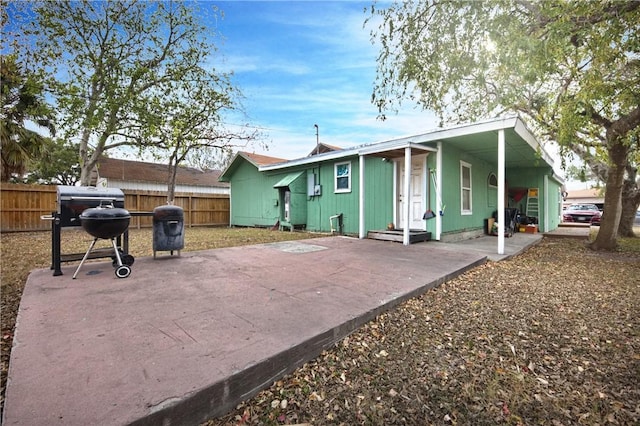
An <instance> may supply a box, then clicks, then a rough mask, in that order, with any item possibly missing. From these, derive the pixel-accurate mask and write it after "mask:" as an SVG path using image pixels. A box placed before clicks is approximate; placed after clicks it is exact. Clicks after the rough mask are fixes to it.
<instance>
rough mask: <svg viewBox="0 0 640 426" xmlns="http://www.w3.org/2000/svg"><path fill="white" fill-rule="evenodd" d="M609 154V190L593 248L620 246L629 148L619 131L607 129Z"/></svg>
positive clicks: (611, 248) (607, 248) (606, 248)
mask: <svg viewBox="0 0 640 426" xmlns="http://www.w3.org/2000/svg"><path fill="white" fill-rule="evenodd" d="M607 139H608V140H609V143H608V149H607V151H608V154H609V161H610V163H611V165H610V167H609V173H608V174H607V190H606V192H605V195H604V211H603V214H602V220H601V223H600V229H599V230H598V235H597V236H596V239H595V241H593V242H592V243H591V244H590V247H591V248H592V249H593V250H614V249H615V248H616V247H617V246H618V242H617V236H618V225H619V224H620V213H621V211H622V185H623V183H624V174H625V165H626V164H627V159H628V155H629V149H628V148H627V147H625V146H624V143H623V141H622V138H621V137H620V136H619V135H618V133H617V132H615V131H612V130H611V129H607Z"/></svg>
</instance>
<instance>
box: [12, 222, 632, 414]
mask: <svg viewBox="0 0 640 426" xmlns="http://www.w3.org/2000/svg"><path fill="white" fill-rule="evenodd" d="M186 235H187V241H186V245H187V249H189V250H200V249H205V248H216V247H226V246H231V245H241V244H255V243H260V242H267V241H273V239H274V238H277V239H291V238H296V239H297V238H309V237H313V236H314V235H309V234H302V233H293V234H291V233H288V232H284V233H283V232H276V233H274V232H270V231H267V230H233V229H231V230H226V229H223V230H221V229H217V230H212V229H208V230H207V229H194V230H193V231H192V230H191V229H190V230H189V231H188V232H187V234H186ZM65 240H71V241H74V245H75V246H74V247H66V246H65V245H64V242H65ZM76 240H81V241H76ZM149 241H151V237H150V230H142V231H139V230H132V231H131V235H130V243H131V252H132V253H134V254H135V255H136V256H146V255H150V254H151V252H150V247H148V246H149ZM0 242H1V253H0V255H1V258H0V260H1V261H2V306H1V307H2V341H1V343H2V397H3V396H4V388H5V387H4V386H5V382H6V372H7V366H8V361H9V351H10V347H11V342H12V338H13V327H14V323H15V315H16V313H17V309H18V304H19V300H20V295H21V293H22V288H23V286H24V282H25V281H26V277H27V274H28V271H29V270H31V269H33V268H35V267H48V266H49V262H50V258H49V257H50V234H49V233H48V232H43V233H22V234H6V235H5V234H3V235H2V240H1V241H0ZM88 242H89V240H87V239H86V238H85V239H84V240H82V239H81V238H64V236H63V252H65V253H67V252H76V251H77V252H84V251H85V250H86V247H88ZM18 248H19V249H18ZM146 251H149V253H146ZM639 305H640V239H638V238H636V239H633V240H626V241H623V247H622V249H621V250H620V251H619V252H615V253H596V252H592V251H590V250H588V249H586V248H585V247H584V244H583V243H581V242H579V241H575V240H568V239H567V240H564V239H547V238H545V239H543V240H542V242H541V243H540V244H539V245H537V246H536V247H533V248H531V249H529V250H528V251H527V252H525V253H523V254H521V255H520V256H517V257H515V258H512V259H511V260H507V261H502V262H498V263H494V262H489V263H487V264H486V265H484V266H481V267H479V268H476V269H474V270H472V271H470V272H468V273H466V274H463V275H462V276H460V277H458V278H456V279H454V280H452V281H450V282H448V283H446V284H444V285H442V286H440V287H438V288H437V289H434V290H432V291H429V292H427V293H426V294H425V295H423V296H422V297H419V298H416V299H412V300H410V301H408V302H406V303H405V304H403V305H401V306H399V307H398V308H396V309H394V310H392V311H390V312H388V313H385V314H383V315H381V316H379V317H378V318H377V319H376V320H374V321H372V322H370V323H368V324H366V325H365V326H364V327H362V328H361V329H359V330H357V331H356V332H354V333H352V334H351V335H350V336H348V337H347V338H345V339H343V340H342V341H341V342H339V343H338V344H336V345H335V346H334V347H333V348H332V349H331V350H328V351H325V352H324V353H323V354H321V356H319V357H318V358H316V359H315V360H313V361H312V362H309V363H307V364H305V365H304V366H303V367H301V368H299V369H298V370H296V371H295V372H294V373H293V374H291V375H288V376H286V377H284V378H283V379H281V380H279V381H277V382H276V383H274V384H273V385H272V386H271V387H270V388H269V389H266V390H264V391H262V392H260V393H259V394H257V395H256V396H255V397H253V398H252V399H251V400H248V401H245V402H243V403H241V404H240V405H239V406H238V407H237V409H236V410H235V411H234V412H232V413H229V414H228V415H227V416H225V417H223V418H220V419H214V420H211V421H209V422H207V423H206V425H207V426H214V425H263V424H264V425H284V424H306V425H324V424H331V425H334V424H335V425H340V424H344V425H354V424H367V425H382V424H384V425H395V424H398V425H403V424H408V425H426V424H439V425H440V424H445V425H446V424H451V425H456V424H459V425H463V424H474V425H483V424H486V425H495V424H513V425H530V424H549V425H573V424H586V425H603V424H614V425H615V424H619V425H627V424H638V423H640V387H639V386H638V383H640V318H639V316H638V308H639V307H640V306H639Z"/></svg>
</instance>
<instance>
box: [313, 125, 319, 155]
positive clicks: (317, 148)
mask: <svg viewBox="0 0 640 426" xmlns="http://www.w3.org/2000/svg"><path fill="white" fill-rule="evenodd" d="M313 127H315V128H316V153H315V155H318V154H319V153H320V128H319V127H318V125H317V124H314V125H313Z"/></svg>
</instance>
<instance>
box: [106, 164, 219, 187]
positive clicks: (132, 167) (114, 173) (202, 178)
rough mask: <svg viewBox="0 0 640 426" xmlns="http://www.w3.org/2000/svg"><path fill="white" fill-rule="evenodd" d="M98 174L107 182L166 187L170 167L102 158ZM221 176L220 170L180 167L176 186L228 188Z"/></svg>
mask: <svg viewBox="0 0 640 426" xmlns="http://www.w3.org/2000/svg"><path fill="white" fill-rule="evenodd" d="M97 172H98V176H99V177H101V178H107V180H117V181H121V182H146V183H160V184H165V185H166V184H167V178H168V173H169V166H168V165H167V164H157V163H145V162H142V161H130V160H121V159H119V158H108V157H100V159H99V160H98V166H97ZM220 174H221V172H220V170H209V171H202V170H198V169H195V168H192V167H184V166H179V167H178V170H177V173H176V185H186V186H204V187H223V188H227V187H228V186H229V184H228V183H223V182H220V181H219V180H218V178H219V177H220Z"/></svg>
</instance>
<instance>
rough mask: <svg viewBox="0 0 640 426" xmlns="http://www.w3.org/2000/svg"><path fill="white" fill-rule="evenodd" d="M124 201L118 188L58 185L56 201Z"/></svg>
mask: <svg viewBox="0 0 640 426" xmlns="http://www.w3.org/2000/svg"><path fill="white" fill-rule="evenodd" d="M96 199H97V200H98V201H124V193H123V192H122V190H121V189H119V188H97V187H95V186H69V185H58V201H74V200H78V201H86V200H96Z"/></svg>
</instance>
